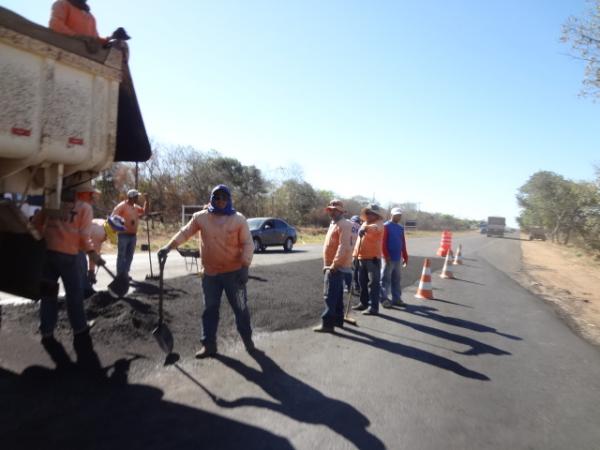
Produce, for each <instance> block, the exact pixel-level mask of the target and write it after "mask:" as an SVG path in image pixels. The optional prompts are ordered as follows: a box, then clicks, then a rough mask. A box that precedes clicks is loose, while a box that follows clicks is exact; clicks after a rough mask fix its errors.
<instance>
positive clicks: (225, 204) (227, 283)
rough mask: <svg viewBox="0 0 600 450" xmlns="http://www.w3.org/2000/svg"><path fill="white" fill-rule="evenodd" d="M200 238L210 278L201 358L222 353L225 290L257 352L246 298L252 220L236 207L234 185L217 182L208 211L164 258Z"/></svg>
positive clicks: (170, 246) (250, 346)
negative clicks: (221, 313) (219, 349)
mask: <svg viewBox="0 0 600 450" xmlns="http://www.w3.org/2000/svg"><path fill="white" fill-rule="evenodd" d="M196 233H198V234H199V237H200V246H201V247H200V255H201V259H202V266H203V267H204V276H203V277H202V290H203V292H204V312H203V313H202V338H201V340H202V344H203V346H202V348H201V349H200V350H199V351H198V352H197V353H196V358H207V357H210V356H214V355H216V353H217V327H218V324H219V308H220V306H221V297H222V295H223V291H225V295H226V296H227V300H228V301H229V304H230V305H231V308H232V309H233V312H234V314H235V323H236V326H237V330H238V332H239V334H240V336H241V337H242V341H243V342H244V346H245V347H246V350H247V351H248V352H252V351H254V349H255V348H254V343H253V342H252V327H251V325H250V312H249V311H248V306H247V298H246V283H247V282H248V267H249V266H250V263H251V262H252V256H253V255H254V243H253V242H252V235H251V234H250V229H249V228H248V223H247V222H246V218H245V217H244V216H243V215H242V214H240V213H238V212H236V210H235V209H233V204H232V201H231V193H230V191H229V188H228V187H227V186H225V185H223V184H220V185H218V186H216V187H215V188H214V189H213V190H212V193H211V196H210V204H209V206H208V208H207V209H205V210H202V211H199V212H197V213H195V214H194V215H193V216H192V219H191V220H190V221H189V222H188V223H187V225H185V226H184V227H183V228H182V229H181V230H180V231H179V232H178V233H177V234H176V235H175V236H173V238H171V240H170V241H169V243H168V244H167V245H166V246H164V247H163V248H161V249H160V250H159V251H158V258H159V261H161V260H163V261H164V259H166V257H167V254H168V253H169V251H171V250H172V249H174V248H176V247H178V246H179V245H181V244H183V243H184V242H185V241H187V240H188V239H190V238H191V237H192V236H193V235H194V234H196Z"/></svg>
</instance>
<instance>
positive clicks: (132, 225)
mask: <svg viewBox="0 0 600 450" xmlns="http://www.w3.org/2000/svg"><path fill="white" fill-rule="evenodd" d="M112 215H113V216H115V215H117V216H121V217H122V218H123V220H125V231H122V233H124V234H137V230H138V225H139V222H140V217H142V216H143V215H144V208H142V207H141V206H140V205H138V204H136V203H134V204H133V205H130V204H129V202H128V201H127V200H123V201H122V202H121V203H119V204H118V205H117V206H115V209H114V210H113V212H112Z"/></svg>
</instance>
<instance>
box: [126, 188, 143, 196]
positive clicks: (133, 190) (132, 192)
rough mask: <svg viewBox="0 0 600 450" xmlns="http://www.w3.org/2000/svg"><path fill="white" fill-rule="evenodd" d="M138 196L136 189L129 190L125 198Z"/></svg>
mask: <svg viewBox="0 0 600 450" xmlns="http://www.w3.org/2000/svg"><path fill="white" fill-rule="evenodd" d="M138 195H140V192H139V191H138V190H137V189H129V190H128V191H127V198H135V197H137V196H138Z"/></svg>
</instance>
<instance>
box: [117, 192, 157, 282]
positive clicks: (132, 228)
mask: <svg viewBox="0 0 600 450" xmlns="http://www.w3.org/2000/svg"><path fill="white" fill-rule="evenodd" d="M139 198H140V193H139V191H138V190H136V189H130V190H129V191H127V200H123V201H122V202H121V203H119V204H118V205H117V206H115V209H114V210H113V212H112V215H113V216H121V217H122V218H123V220H125V230H124V231H121V232H120V233H119V237H118V242H117V276H119V275H123V274H124V275H123V276H129V270H130V269H131V261H133V253H134V252H135V245H136V243H137V230H138V225H139V222H140V217H142V216H144V215H147V214H148V213H149V212H150V203H149V202H148V194H144V206H143V207H142V206H140V205H138V204H137V201H138V199H139Z"/></svg>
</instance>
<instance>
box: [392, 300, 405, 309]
mask: <svg viewBox="0 0 600 450" xmlns="http://www.w3.org/2000/svg"><path fill="white" fill-rule="evenodd" d="M392 305H394V306H400V307H402V308H405V307H406V306H408V305H407V304H406V303H404V302H403V301H402V300H398V301H395V302H393V303H392Z"/></svg>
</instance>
